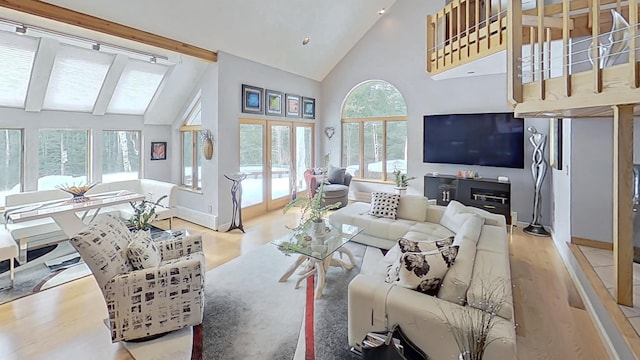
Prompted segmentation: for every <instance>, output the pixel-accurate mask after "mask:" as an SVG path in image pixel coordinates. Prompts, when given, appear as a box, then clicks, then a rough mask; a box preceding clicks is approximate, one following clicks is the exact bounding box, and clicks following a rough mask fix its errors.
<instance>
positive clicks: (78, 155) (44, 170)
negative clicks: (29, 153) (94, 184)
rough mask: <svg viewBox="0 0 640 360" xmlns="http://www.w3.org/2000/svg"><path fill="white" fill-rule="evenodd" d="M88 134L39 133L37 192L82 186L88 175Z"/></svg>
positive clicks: (63, 131)
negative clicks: (61, 187)
mask: <svg viewBox="0 0 640 360" xmlns="http://www.w3.org/2000/svg"><path fill="white" fill-rule="evenodd" d="M88 154H89V132H88V131H86V130H40V131H39V133H38V158H39V160H38V161H39V171H38V174H39V176H38V190H49V189H55V187H56V186H57V185H63V184H69V185H71V184H76V185H77V184H81V183H82V184H83V183H86V182H87V180H88V179H87V177H88V174H89V171H88V170H89V166H88V164H89V161H88V159H89V157H88Z"/></svg>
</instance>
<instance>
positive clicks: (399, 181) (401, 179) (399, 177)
mask: <svg viewBox="0 0 640 360" xmlns="http://www.w3.org/2000/svg"><path fill="white" fill-rule="evenodd" d="M393 177H394V181H395V183H396V187H397V188H403V189H406V188H407V186H408V185H409V180H413V179H415V178H416V177H415V176H412V177H408V176H407V174H403V173H402V171H400V170H398V169H396V170H394V171H393Z"/></svg>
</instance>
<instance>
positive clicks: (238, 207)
mask: <svg viewBox="0 0 640 360" xmlns="http://www.w3.org/2000/svg"><path fill="white" fill-rule="evenodd" d="M224 177H226V178H227V179H229V180H231V181H232V182H233V184H232V185H231V202H232V203H233V215H232V216H231V225H229V229H227V232H229V231H231V230H233V229H240V231H242V232H244V229H243V228H242V180H244V179H246V178H247V174H246V173H235V174H229V175H227V174H225V175H224Z"/></svg>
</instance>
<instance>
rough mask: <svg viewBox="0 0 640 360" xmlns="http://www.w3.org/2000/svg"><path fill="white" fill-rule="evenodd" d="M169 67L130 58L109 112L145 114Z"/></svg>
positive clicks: (110, 104)
mask: <svg viewBox="0 0 640 360" xmlns="http://www.w3.org/2000/svg"><path fill="white" fill-rule="evenodd" d="M167 69H168V68H167V66H165V65H160V64H153V63H150V62H145V61H142V60H134V59H129V62H127V65H126V66H125V67H124V70H123V71H122V75H121V76H120V80H118V85H117V86H116V90H115V91H114V93H113V97H112V98H111V102H110V103H109V107H108V108H107V112H109V113H117V114H135V115H143V114H144V113H145V111H146V110H147V107H148V106H149V103H150V102H151V100H152V99H153V96H154V95H155V93H156V91H157V90H158V87H159V86H160V83H161V82H162V79H163V78H164V75H165V74H166V72H167Z"/></svg>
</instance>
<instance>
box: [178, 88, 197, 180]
mask: <svg viewBox="0 0 640 360" xmlns="http://www.w3.org/2000/svg"><path fill="white" fill-rule="evenodd" d="M201 112H202V107H201V104H200V96H199V95H198V100H197V101H196V102H195V103H194V104H193V105H192V107H191V109H190V111H189V114H188V115H187V118H186V120H185V121H184V125H183V126H182V127H181V128H180V135H181V138H182V185H183V186H184V187H187V188H191V189H194V190H199V189H201V188H202V123H201Z"/></svg>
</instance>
